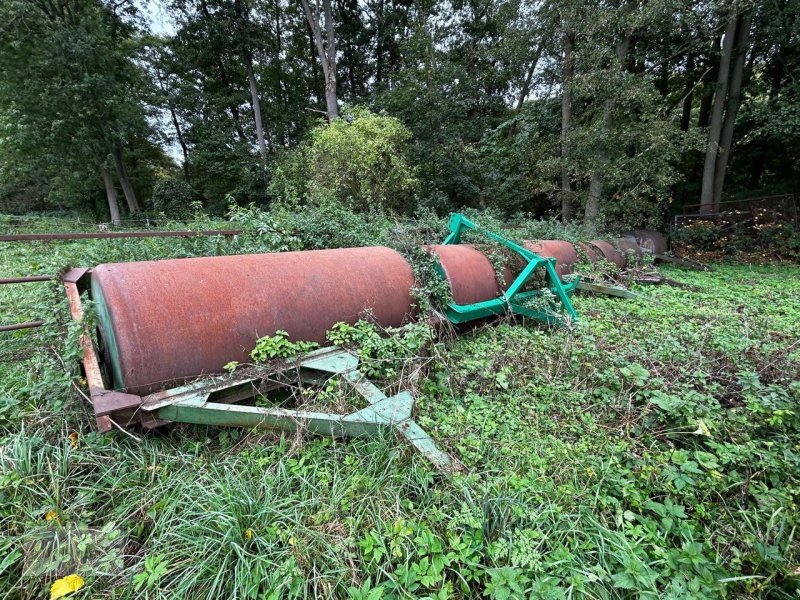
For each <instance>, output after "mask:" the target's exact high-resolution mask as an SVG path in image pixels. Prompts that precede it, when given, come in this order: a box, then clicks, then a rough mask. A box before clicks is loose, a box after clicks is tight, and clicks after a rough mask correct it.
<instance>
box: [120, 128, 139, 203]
mask: <svg viewBox="0 0 800 600" xmlns="http://www.w3.org/2000/svg"><path fill="white" fill-rule="evenodd" d="M113 154H114V166H115V167H116V168H117V177H118V178H119V182H120V183H121V184H122V191H123V192H124V193H125V200H126V202H127V203H128V210H129V211H130V212H131V214H133V213H137V212H139V211H140V210H141V208H139V202H138V201H137V200H136V192H134V191H133V186H132V185H131V180H130V179H129V178H128V170H127V169H126V168H125V161H124V160H123V158H122V146H120V143H119V142H117V144H116V146H115V147H114V152H113Z"/></svg>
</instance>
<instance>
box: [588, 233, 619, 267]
mask: <svg viewBox="0 0 800 600" xmlns="http://www.w3.org/2000/svg"><path fill="white" fill-rule="evenodd" d="M585 246H587V247H589V248H591V247H594V248H595V249H596V252H593V253H590V252H589V251H586V249H585V248H584V251H586V254H587V256H589V260H590V261H591V262H593V263H595V262H597V261H598V260H599V259H601V258H604V259H605V260H607V261H608V262H610V263H613V264H615V265H617V266H618V267H619V268H620V269H624V268H625V257H624V256H623V255H622V254H620V253H619V252H618V251H617V249H616V248H614V246H612V245H611V244H609V243H608V242H606V241H604V240H592V241H590V242H588V244H585ZM581 247H584V245H581Z"/></svg>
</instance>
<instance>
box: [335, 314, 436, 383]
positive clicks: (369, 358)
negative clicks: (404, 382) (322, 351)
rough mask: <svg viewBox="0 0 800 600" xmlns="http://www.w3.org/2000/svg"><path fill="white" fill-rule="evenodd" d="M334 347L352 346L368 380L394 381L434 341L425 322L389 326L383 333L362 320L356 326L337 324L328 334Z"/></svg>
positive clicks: (430, 329) (430, 330)
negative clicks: (397, 326) (396, 326)
mask: <svg viewBox="0 0 800 600" xmlns="http://www.w3.org/2000/svg"><path fill="white" fill-rule="evenodd" d="M326 337H327V339H328V341H329V342H331V343H332V344H335V345H337V346H343V347H345V348H347V347H353V348H355V349H356V350H357V352H358V358H359V360H360V367H359V369H361V371H362V372H363V373H364V374H365V375H366V376H367V377H370V378H378V379H396V378H398V377H401V376H402V375H403V374H404V373H403V372H404V369H405V368H406V367H409V366H410V367H413V365H409V364H407V363H411V362H412V361H413V360H414V359H416V358H417V357H418V356H419V354H420V352H421V351H422V350H423V348H425V347H426V346H428V345H429V344H430V343H431V342H432V341H433V330H432V328H431V327H430V325H428V324H427V323H411V324H409V325H406V326H405V327H400V328H394V327H389V328H387V329H385V330H383V331H381V330H379V329H378V328H377V327H376V326H375V325H373V324H372V323H369V322H367V321H364V320H360V321H358V322H357V323H356V324H355V325H348V324H347V323H337V324H336V325H334V326H333V327H332V328H331V330H330V331H328V333H327V336H326Z"/></svg>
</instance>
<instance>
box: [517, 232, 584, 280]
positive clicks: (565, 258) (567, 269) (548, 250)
mask: <svg viewBox="0 0 800 600" xmlns="http://www.w3.org/2000/svg"><path fill="white" fill-rule="evenodd" d="M522 245H523V246H524V247H525V248H527V249H528V250H530V251H531V252H534V253H536V254H538V255H539V256H543V257H545V258H555V259H556V272H557V273H558V276H559V277H562V278H563V277H564V275H568V274H569V273H572V270H573V268H574V267H575V263H576V262H578V253H577V252H576V251H575V246H573V245H572V244H570V243H569V242H565V241H564V240H538V241H528V240H526V241H524V242H523V243H522Z"/></svg>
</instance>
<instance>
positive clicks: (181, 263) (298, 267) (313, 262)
mask: <svg viewBox="0 0 800 600" xmlns="http://www.w3.org/2000/svg"><path fill="white" fill-rule="evenodd" d="M484 260H485V259H484ZM413 285H414V275H413V272H412V270H411V267H410V265H409V264H408V262H407V261H406V260H405V259H404V258H403V257H402V256H401V255H400V254H399V253H397V252H395V251H394V250H391V249H389V248H385V247H370V248H343V249H337V250H313V251H305V252H283V253H271V254H251V255H241V256H220V257H208V258H185V259H175V260H161V261H152V262H131V263H116V264H105V265H100V266H99V267H96V268H95V269H93V272H92V297H93V299H94V301H95V305H96V307H97V312H98V321H99V324H100V328H101V337H102V340H103V343H104V347H105V348H106V351H107V352H108V356H109V358H110V363H111V366H112V368H113V370H114V375H115V387H118V388H125V389H126V391H127V392H128V393H132V394H141V395H145V394H148V393H150V392H152V391H155V390H158V389H162V388H164V387H165V386H168V385H170V384H173V383H177V382H182V381H185V380H187V379H189V378H193V377H197V376H199V375H201V374H204V373H217V372H220V371H221V370H222V367H223V366H224V365H225V364H227V363H228V362H230V361H239V362H247V361H248V360H249V351H250V350H251V349H252V348H253V347H254V345H255V342H256V340H257V339H258V338H260V337H263V336H270V335H274V334H275V332H276V331H277V330H284V331H286V332H288V334H289V337H290V339H293V340H309V341H317V342H323V341H324V340H325V333H326V332H327V331H328V330H329V329H330V328H331V327H332V326H333V325H334V324H335V323H337V322H340V321H344V322H347V323H354V322H355V321H357V320H358V319H359V318H362V317H364V316H367V318H372V319H374V320H375V321H376V322H377V323H379V324H380V325H382V326H398V325H401V324H402V323H403V321H404V320H405V319H406V318H407V317H409V316H410V315H412V313H413V310H414V309H413V299H412V295H411V289H412V287H413Z"/></svg>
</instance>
